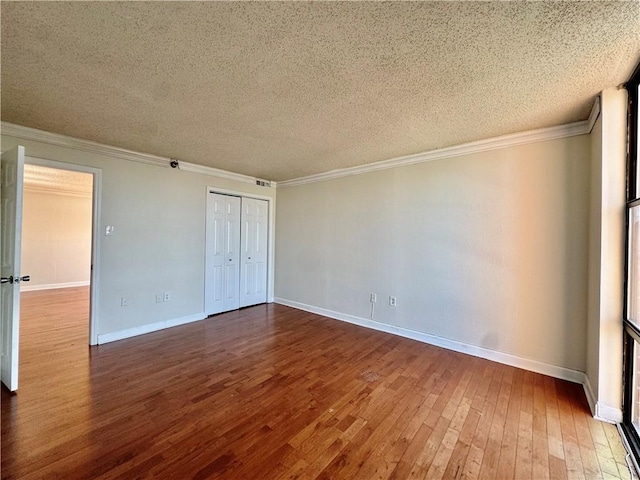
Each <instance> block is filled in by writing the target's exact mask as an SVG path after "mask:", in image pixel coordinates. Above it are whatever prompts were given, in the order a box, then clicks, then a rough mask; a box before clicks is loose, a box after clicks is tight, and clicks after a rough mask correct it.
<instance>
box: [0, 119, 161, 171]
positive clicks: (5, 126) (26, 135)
mask: <svg viewBox="0 0 640 480" xmlns="http://www.w3.org/2000/svg"><path fill="white" fill-rule="evenodd" d="M0 125H1V128H2V134H3V135H10V136H12V137H17V138H22V139H25V140H35V141H36V142H42V143H48V144H49V145H57V146H60V147H67V148H73V149H74V150H81V151H83V152H89V153H96V154H98V155H106V156H109V157H116V158H121V159H123V160H131V161H134V162H140V163H146V164H149V165H157V166H159V167H168V166H169V162H170V161H171V159H169V158H165V157H160V156H158V155H151V154H148V153H140V152H135V151H133V150H127V149H126V148H119V147H112V146H111V145H104V144H102V143H97V142H91V141H89V140H82V139H81V138H75V137H68V136H66V135H60V134H58V133H51V132H46V131H44V130H38V129H36V128H30V127H23V126H22V125H15V124H13V123H7V122H2V123H1V124H0Z"/></svg>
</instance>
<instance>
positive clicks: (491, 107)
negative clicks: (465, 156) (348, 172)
mask: <svg viewBox="0 0 640 480" xmlns="http://www.w3.org/2000/svg"><path fill="white" fill-rule="evenodd" d="M1 8H2V12H1V13H2V38H1V41H2V44H1V48H2V51H1V56H2V58H1V59H2V112H1V113H2V120H3V121H6V122H10V123H15V124H18V125H24V126H28V127H33V128H38V129H42V130H47V131H50V132H54V133H60V134H64V135H69V136H73V137H78V138H82V139H86V140H92V141H95V142H100V143H104V144H108V145H114V146H117V147H122V148H127V149H131V150H137V151H141V152H146V153H152V154H156V155H161V156H165V157H172V158H178V159H180V160H184V161H187V162H192V163H196V164H201V165H206V166H211V167H215V168H219V169H224V170H229V171H232V172H237V173H242V174H246V175H251V176H256V177H260V178H266V179H269V180H276V181H281V180H288V179H292V178H298V177H302V176H306V175H312V174H316V173H321V172H326V171H329V170H333V169H338V168H345V167H352V166H356V165H363V164H367V163H373V162H378V161H381V160H386V159H390V158H394V157H399V156H403V155H410V154H415V153H420V152H425V151H429V150H433V149H437V148H442V147H447V146H451V145H458V144H461V143H465V142H470V141H474V140H479V139H484V138H489V137H494V136H498V135H505V134H509V133H516V132H521V131H525V130H530V129H535V128H543V127H550V126H555V125H560V124H565V123H569V122H574V121H580V120H585V119H586V118H587V117H588V115H589V111H590V108H591V106H592V104H593V101H594V99H595V97H596V95H597V94H598V93H599V92H600V91H601V90H602V89H603V88H605V87H610V86H616V85H619V84H621V83H623V82H624V81H626V80H627V79H628V77H629V76H630V74H631V71H632V70H633V68H634V66H635V65H636V64H637V62H638V61H639V60H640V2H636V1H634V2H544V1H543V2H393V3H387V2H327V3H324V2H283V3H281V2H113V3H112V2H2V5H1Z"/></svg>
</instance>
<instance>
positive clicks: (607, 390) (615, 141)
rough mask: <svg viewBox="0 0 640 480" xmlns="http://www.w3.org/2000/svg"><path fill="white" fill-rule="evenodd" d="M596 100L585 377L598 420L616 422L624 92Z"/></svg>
mask: <svg viewBox="0 0 640 480" xmlns="http://www.w3.org/2000/svg"><path fill="white" fill-rule="evenodd" d="M600 100H601V102H600V103H601V116H600V119H599V120H598V122H597V123H596V125H595V128H594V129H593V131H592V133H591V142H592V144H591V146H592V148H591V171H592V180H591V213H590V226H589V238H590V248H589V312H588V317H589V330H588V352H587V353H588V358H587V370H586V373H587V377H588V379H589V385H590V389H591V391H590V395H591V396H592V398H591V399H590V402H591V403H592V408H593V409H594V410H595V412H594V413H595V414H596V416H597V417H600V418H603V419H605V420H609V421H614V422H620V421H622V316H623V301H624V300H623V298H624V295H623V288H624V285H623V280H624V278H623V277H624V273H623V272H624V241H625V240H624V222H625V220H624V212H625V168H626V120H627V93H626V90H618V89H617V88H609V89H606V90H603V91H602V94H601V95H600ZM594 407H595V408H594Z"/></svg>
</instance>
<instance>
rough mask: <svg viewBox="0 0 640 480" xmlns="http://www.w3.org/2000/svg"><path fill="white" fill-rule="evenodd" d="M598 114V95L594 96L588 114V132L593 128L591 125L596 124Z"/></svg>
mask: <svg viewBox="0 0 640 480" xmlns="http://www.w3.org/2000/svg"><path fill="white" fill-rule="evenodd" d="M599 116H600V95H598V96H597V97H596V99H595V100H594V102H593V107H591V113H590V114H589V118H588V119H587V124H588V128H589V132H588V133H591V131H592V130H593V126H594V125H595V124H596V121H597V120H598V117H599Z"/></svg>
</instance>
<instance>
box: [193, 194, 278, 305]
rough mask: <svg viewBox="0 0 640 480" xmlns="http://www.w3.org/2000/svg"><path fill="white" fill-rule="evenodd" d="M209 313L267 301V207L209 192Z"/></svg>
mask: <svg viewBox="0 0 640 480" xmlns="http://www.w3.org/2000/svg"><path fill="white" fill-rule="evenodd" d="M206 212H207V213H206V215H207V219H206V254H205V282H204V284H205V313H206V314H207V315H214V314H216V313H222V312H228V311H230V310H236V309H238V308H242V307H248V306H251V305H257V304H260V303H265V302H266V301H267V258H268V248H267V247H268V225H269V222H268V212H269V202H268V201H266V200H259V199H256V198H250V197H242V196H236V195H228V194H222V193H217V192H215V191H213V190H208V193H207V208H206Z"/></svg>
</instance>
